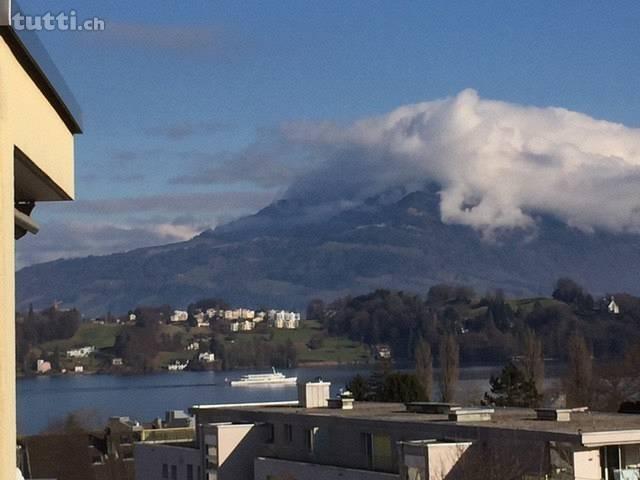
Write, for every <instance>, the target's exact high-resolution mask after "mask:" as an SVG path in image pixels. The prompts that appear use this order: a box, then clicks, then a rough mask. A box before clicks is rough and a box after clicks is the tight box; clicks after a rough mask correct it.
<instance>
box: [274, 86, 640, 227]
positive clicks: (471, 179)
mask: <svg viewBox="0 0 640 480" xmlns="http://www.w3.org/2000/svg"><path fill="white" fill-rule="evenodd" d="M282 134H283V135H284V136H285V137H286V138H287V139H288V140H289V141H290V142H292V143H294V144H297V145H298V146H299V145H300V144H303V145H307V146H308V148H309V150H313V151H314V152H316V155H318V153H320V154H321V155H323V156H324V157H325V158H326V160H325V161H323V162H322V163H321V164H319V165H316V166H315V167H314V168H312V169H310V170H309V171H308V172H306V173H305V174H304V175H302V176H300V177H299V178H298V179H296V180H295V181H294V182H293V183H292V185H291V186H290V187H289V189H288V191H287V193H286V195H285V196H286V197H289V198H314V199H316V200H317V201H327V202H331V201H343V202H344V201H358V200H362V199H363V198H366V197H368V196H370V195H372V194H375V193H377V192H380V191H383V190H384V189H386V188H389V187H394V186H398V185H404V186H409V187H410V186H411V185H413V184H416V182H418V183H419V182H425V181H432V182H436V183H437V184H438V185H440V187H441V191H440V197H441V203H440V208H441V215H442V220H443V221H444V222H446V223H454V224H463V225H468V226H471V227H473V228H475V229H477V230H479V231H482V232H483V233H485V234H486V233H492V232H494V231H495V230H496V229H501V228H529V227H531V226H533V225H534V223H535V215H536V214H549V215H552V216H554V217H556V218H558V219H560V220H561V221H563V222H565V223H566V224H568V225H571V226H574V227H577V228H580V229H583V230H586V231H589V230H592V229H605V230H609V231H614V232H618V231H627V232H635V233H639V232H640V195H639V194H638V192H640V129H634V128H628V127H625V126H624V125H620V124H616V123H611V122H606V121H600V120H596V119H594V118H591V117H589V116H587V115H583V114H580V113H577V112H572V111H569V110H565V109H562V108H534V107H525V106H521V105H515V104H510V103H506V102H500V101H492V100H484V99H481V98H480V97H479V96H478V94H477V93H476V92H475V91H474V90H464V91H462V92H461V93H459V94H458V95H457V96H455V97H452V98H447V99H444V100H437V101H431V102H425V103H419V104H415V105H408V106H404V107H401V108H398V109H396V110H394V111H393V112H391V113H389V114H386V115H382V116H378V117H373V118H365V119H362V120H359V121H356V122H354V123H352V124H350V125H346V126H343V125H336V124H332V123H321V124H317V123H315V124H314V123H305V124H293V123H292V124H289V125H286V126H284V127H283V128H282Z"/></svg>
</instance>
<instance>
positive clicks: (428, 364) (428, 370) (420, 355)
mask: <svg viewBox="0 0 640 480" xmlns="http://www.w3.org/2000/svg"><path fill="white" fill-rule="evenodd" d="M414 356H415V359H416V377H418V382H420V386H421V387H422V391H423V392H424V396H425V398H426V399H427V400H431V395H432V394H433V355H432V354H431V345H430V344H429V342H427V341H426V340H424V339H420V341H418V344H417V345H416V350H415V354H414Z"/></svg>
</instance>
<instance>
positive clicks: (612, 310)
mask: <svg viewBox="0 0 640 480" xmlns="http://www.w3.org/2000/svg"><path fill="white" fill-rule="evenodd" d="M607 309H608V310H609V313H613V314H614V315H618V314H619V313H620V307H619V306H618V304H617V303H616V300H615V299H614V298H613V297H611V301H610V302H609V305H608V307H607Z"/></svg>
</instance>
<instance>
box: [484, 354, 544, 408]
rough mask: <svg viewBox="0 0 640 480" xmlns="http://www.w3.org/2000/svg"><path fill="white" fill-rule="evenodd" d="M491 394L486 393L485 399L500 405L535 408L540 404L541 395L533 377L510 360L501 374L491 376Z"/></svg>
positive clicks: (491, 403)
mask: <svg viewBox="0 0 640 480" xmlns="http://www.w3.org/2000/svg"><path fill="white" fill-rule="evenodd" d="M489 383H490V385H491V394H489V393H485V394H484V401H485V402H486V403H488V404H489V405H496V406H498V407H522V408H535V407H537V406H538V405H539V404H540V400H541V395H540V394H539V393H538V390H537V389H536V385H535V382H534V380H533V378H532V377H530V376H529V375H527V374H526V373H525V372H524V371H523V370H521V369H520V368H518V367H517V366H516V365H515V364H514V363H513V362H508V363H507V364H506V365H505V366H504V368H503V369H502V372H500V375H498V376H497V377H494V376H493V375H492V376H491V380H490V381H489Z"/></svg>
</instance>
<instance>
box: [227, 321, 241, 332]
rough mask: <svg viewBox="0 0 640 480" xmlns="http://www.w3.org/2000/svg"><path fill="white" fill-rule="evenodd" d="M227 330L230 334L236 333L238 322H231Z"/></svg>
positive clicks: (238, 326) (238, 328)
mask: <svg viewBox="0 0 640 480" xmlns="http://www.w3.org/2000/svg"><path fill="white" fill-rule="evenodd" d="M229 330H230V331H232V332H237V331H239V330H240V322H231V323H230V324H229Z"/></svg>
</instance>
